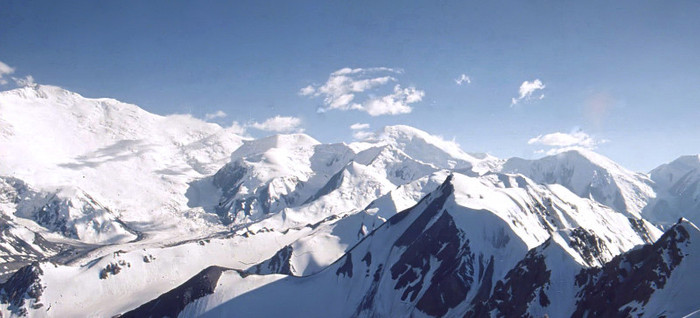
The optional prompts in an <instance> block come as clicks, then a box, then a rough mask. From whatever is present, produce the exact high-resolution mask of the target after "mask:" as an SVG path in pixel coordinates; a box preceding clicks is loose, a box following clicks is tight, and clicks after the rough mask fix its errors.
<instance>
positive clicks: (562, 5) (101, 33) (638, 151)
mask: <svg viewBox="0 0 700 318" xmlns="http://www.w3.org/2000/svg"><path fill="white" fill-rule="evenodd" d="M698 31H700V2H696V1H672V2H671V1H668V2H665V1H614V2H613V1H579V2H573V1H487V2H485V3H482V2H461V1H460V2H456V1H455V2H450V1H425V2H405V3H397V2H393V1H347V2H336V1H331V2H295V3H291V2H287V1H274V2H268V1H251V2H243V1H235V2H233V3H221V2H213V1H203V2H178V1H160V2H158V1H149V2H148V3H146V2H137V1H133V2H132V1H112V2H106V3H102V2H92V1H85V2H74V1H65V2H64V1H61V2H58V1H32V2H28V1H3V2H1V3H0V61H2V62H3V64H4V65H6V66H7V67H9V68H11V69H12V72H11V73H10V72H9V71H7V70H8V69H7V68H6V72H5V74H4V77H0V79H2V78H4V80H5V81H7V82H8V83H7V84H5V85H2V86H0V89H2V90H4V89H10V88H12V87H13V85H14V83H12V81H8V79H11V78H12V77H16V78H23V77H25V76H27V75H31V76H32V77H33V78H34V79H35V81H36V82H38V83H40V84H52V85H58V86H61V87H64V88H66V89H69V90H72V91H76V92H78V93H80V94H82V95H84V96H88V97H113V98H116V99H119V100H122V101H125V102H130V103H134V104H137V105H139V106H141V107H142V108H144V109H146V110H148V111H151V112H154V113H158V114H171V113H191V114H192V115H193V116H196V117H200V118H205V117H206V114H215V113H216V112H217V111H222V112H224V113H226V116H225V117H215V118H213V119H211V120H212V121H215V122H218V123H220V124H222V125H231V123H232V122H234V121H236V122H238V124H239V125H242V126H246V127H247V128H248V133H250V134H251V135H253V136H262V135H265V134H269V133H271V132H269V131H265V130H261V129H270V128H271V127H270V125H265V121H266V120H267V119H269V118H273V117H275V116H282V117H283V119H285V118H284V117H293V118H286V120H282V122H279V123H280V124H286V125H288V126H294V127H296V128H297V129H304V130H305V132H306V133H308V134H310V135H312V136H314V137H315V138H317V139H319V140H321V141H324V142H336V141H351V140H352V138H353V137H352V135H353V133H357V131H372V130H374V129H378V128H381V127H382V126H383V125H389V124H407V125H412V126H415V127H417V128H420V129H423V130H426V131H428V132H430V133H433V134H437V135H441V136H443V137H444V138H445V139H454V140H455V141H457V142H458V143H459V144H460V145H461V146H462V148H463V149H465V150H466V151H473V152H489V153H491V154H493V155H495V156H498V157H503V158H507V157H511V156H520V157H526V158H535V157H538V156H542V155H544V154H545V153H547V152H550V151H552V150H553V149H554V150H556V149H558V148H560V147H566V146H568V145H579V146H583V147H590V148H595V149H596V151H598V152H600V153H602V154H604V155H607V156H608V157H610V158H612V159H613V160H615V161H617V162H619V163H621V164H623V165H624V166H626V167H629V168H631V169H635V170H640V171H646V170H649V169H651V168H653V167H655V166H657V165H658V164H661V163H664V162H667V161H670V160H672V159H674V158H676V157H677V156H680V155H683V154H691V153H698V152H700V138H698V136H700V125H699V124H698V123H700V54H698V52H700V36H699V35H698ZM346 68H347V70H346V71H340V72H338V71H339V70H343V69H346ZM348 70H349V71H348ZM334 72H335V73H334ZM2 73H3V71H2V67H1V66H0V74H2ZM333 74H335V75H333ZM462 74H464V75H466V76H467V77H468V78H469V80H470V81H469V82H467V81H463V82H462V83H461V85H459V84H457V82H456V81H455V80H456V79H459V78H460V76H461V75H462ZM339 76H342V77H339ZM331 80H334V81H331ZM363 80H364V81H363ZM536 80H539V82H536ZM524 83H525V85H523V84H524ZM397 85H398V88H397V87H396V86H397ZM521 86H522V87H523V90H522V91H523V93H524V94H523V98H522V99H519V100H517V101H516V103H515V104H514V103H513V99H514V98H515V99H518V98H519V97H520V96H521ZM304 88H308V90H307V91H306V95H304V94H303V91H302V89H304ZM348 94H351V95H352V97H353V98H352V101H350V102H347V103H343V101H344V100H343V99H342V98H341V97H342V96H343V95H348ZM345 97H346V99H347V96H345ZM326 100H329V101H333V100H335V101H337V102H336V104H335V105H333V106H331V105H330V104H329V103H328V102H326ZM408 110H410V112H408ZM268 123H270V122H268ZM355 123H363V124H369V126H370V127H369V128H368V129H367V128H365V129H362V130H356V131H353V130H351V129H350V126H351V125H352V124H355ZM556 133H558V134H556ZM538 137H539V138H538Z"/></svg>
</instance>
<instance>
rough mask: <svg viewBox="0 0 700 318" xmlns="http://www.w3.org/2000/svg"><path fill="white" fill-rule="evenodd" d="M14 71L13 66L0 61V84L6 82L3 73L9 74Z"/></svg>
mask: <svg viewBox="0 0 700 318" xmlns="http://www.w3.org/2000/svg"><path fill="white" fill-rule="evenodd" d="M14 72H15V69H14V68H13V67H10V66H9V65H7V64H5V63H3V62H2V61H0V85H5V84H7V79H6V78H5V75H10V74H12V73H14Z"/></svg>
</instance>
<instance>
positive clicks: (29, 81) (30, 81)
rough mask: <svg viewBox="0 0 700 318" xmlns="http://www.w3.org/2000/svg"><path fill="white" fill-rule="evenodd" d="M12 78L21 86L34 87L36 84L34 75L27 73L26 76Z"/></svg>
mask: <svg viewBox="0 0 700 318" xmlns="http://www.w3.org/2000/svg"><path fill="white" fill-rule="evenodd" d="M12 80H13V81H14V82H15V84H17V86H19V87H34V86H36V83H35V82H34V76H31V75H27V76H25V77H20V78H17V77H13V78H12Z"/></svg>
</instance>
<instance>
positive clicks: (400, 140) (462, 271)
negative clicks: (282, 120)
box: [0, 85, 700, 317]
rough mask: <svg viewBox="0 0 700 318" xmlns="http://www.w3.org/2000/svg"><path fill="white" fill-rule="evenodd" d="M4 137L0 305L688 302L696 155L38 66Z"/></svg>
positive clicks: (643, 307) (384, 308) (246, 312)
mask: <svg viewBox="0 0 700 318" xmlns="http://www.w3.org/2000/svg"><path fill="white" fill-rule="evenodd" d="M0 153H1V155H0V281H2V283H0V314H2V316H3V317H4V316H39V317H43V316H52V317H74V316H85V315H92V316H102V317H112V316H115V315H122V316H124V317H144V316H152V317H161V316H170V317H174V316H180V317H192V316H224V317H227V316H232V315H235V316H241V317H261V316H268V315H271V314H273V315H278V316H312V317H384V316H412V317H428V316H430V317H432V316H449V317H456V316H459V317H465V316H467V317H483V316H504V317H511V316H528V315H529V316H533V317H539V316H544V315H548V316H550V317H563V316H577V317H578V316H581V317H582V316H591V315H594V316H601V315H602V316H606V315H607V316H627V315H635V316H637V315H641V316H644V317H646V316H649V317H652V316H654V317H655V316H659V315H667V316H669V317H671V316H673V317H676V316H678V317H681V316H684V315H686V314H690V313H692V312H696V311H698V310H700V305H698V304H697V302H696V301H695V300H694V298H693V297H692V295H696V294H697V292H698V290H697V288H696V287H695V286H698V285H699V284H698V283H700V278H698V277H697V275H696V274H695V273H694V271H693V270H694V268H695V266H696V264H697V263H698V260H696V258H697V257H700V254H699V253H700V252H699V251H696V250H697V248H695V247H694V246H695V245H693V244H696V243H694V242H695V241H697V236H698V229H697V228H696V227H695V226H694V225H693V224H692V222H693V221H697V218H698V217H700V213H699V212H698V211H699V210H698V207H699V206H698V204H697V198H698V197H699V196H700V187H698V181H700V170H699V169H698V168H700V159H698V158H699V157H698V156H688V157H682V158H679V159H678V160H676V161H673V162H671V163H669V164H666V165H662V166H661V167H659V168H657V169H655V170H653V171H652V172H651V174H650V175H649V176H647V175H645V174H641V173H635V172H631V171H629V170H627V169H625V168H623V167H621V166H620V165H618V164H616V163H614V162H613V161H611V160H610V159H608V158H605V157H603V156H601V155H599V154H596V153H594V152H591V151H586V150H576V151H569V152H564V153H561V154H558V155H555V156H549V157H545V158H542V159H538V160H524V159H519V158H513V159H509V160H502V159H498V158H495V157H493V156H490V155H486V154H476V153H468V152H465V151H463V150H462V149H461V148H460V147H459V146H458V145H457V144H456V143H454V142H450V141H446V140H444V139H443V138H441V137H438V136H433V135H430V134H429V133H427V132H424V131H421V130H419V129H416V128H413V127H408V126H403V125H397V126H388V127H385V128H383V129H381V130H379V131H377V132H376V133H374V134H373V136H371V137H370V138H368V139H367V140H365V141H362V142H353V143H349V144H346V143H336V144H324V143H321V142H319V141H318V140H316V139H314V138H313V137H311V136H308V135H305V134H288V135H274V136H268V137H264V138H259V139H253V138H249V137H242V136H239V135H237V134H235V133H233V128H223V127H221V126H219V125H216V124H212V123H207V122H204V121H202V120H199V119H196V118H193V117H191V116H188V115H170V116H159V115H155V114H151V113H148V112H146V111H144V110H142V109H140V108H139V107H137V106H135V105H131V104H126V103H122V102H119V101H116V100H113V99H104V98H99V99H93V98H86V97H83V96H80V95H78V94H76V93H72V92H69V91H66V90H64V89H61V88H58V87H54V86H45V85H36V86H32V87H25V88H21V89H16V90H11V91H5V92H0ZM680 217H686V218H687V219H688V220H686V219H682V220H681V221H677V220H678V218H680ZM660 228H663V229H666V232H665V233H663V232H662V231H661V230H660ZM630 290H631V291H633V292H627V291H630ZM603 299H604V300H605V302H604V301H602V300H603Z"/></svg>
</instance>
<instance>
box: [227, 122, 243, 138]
mask: <svg viewBox="0 0 700 318" xmlns="http://www.w3.org/2000/svg"><path fill="white" fill-rule="evenodd" d="M227 129H228V130H230V131H231V132H232V133H234V134H236V135H245V132H246V130H247V127H246V126H245V125H241V124H239V123H238V122H237V121H234V122H232V123H231V127H228V128H227Z"/></svg>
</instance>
